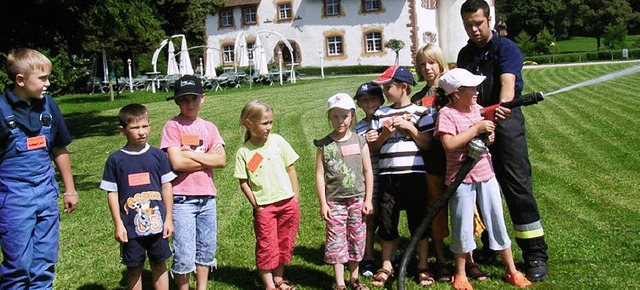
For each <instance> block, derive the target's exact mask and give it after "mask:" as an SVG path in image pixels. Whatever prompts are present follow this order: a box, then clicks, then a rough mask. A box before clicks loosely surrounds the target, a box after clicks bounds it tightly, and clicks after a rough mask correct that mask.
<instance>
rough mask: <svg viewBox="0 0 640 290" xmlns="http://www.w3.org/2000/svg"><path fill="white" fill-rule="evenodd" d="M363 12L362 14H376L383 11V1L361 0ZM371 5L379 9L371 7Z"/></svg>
mask: <svg viewBox="0 0 640 290" xmlns="http://www.w3.org/2000/svg"><path fill="white" fill-rule="evenodd" d="M360 3H361V12H362V13H374V12H380V11H382V1H381V0H361V2H360ZM370 5H373V6H377V7H371V8H370V7H369V6H370Z"/></svg>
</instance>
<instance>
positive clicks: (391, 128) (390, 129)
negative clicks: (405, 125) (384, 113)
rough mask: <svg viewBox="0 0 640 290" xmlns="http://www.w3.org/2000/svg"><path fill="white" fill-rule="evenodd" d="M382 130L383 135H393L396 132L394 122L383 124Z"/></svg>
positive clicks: (388, 121) (389, 121)
mask: <svg viewBox="0 0 640 290" xmlns="http://www.w3.org/2000/svg"><path fill="white" fill-rule="evenodd" d="M380 129H382V132H381V133H384V132H386V133H393V132H395V131H396V127H395V126H393V120H392V119H389V120H387V121H386V122H384V123H382V127H380Z"/></svg>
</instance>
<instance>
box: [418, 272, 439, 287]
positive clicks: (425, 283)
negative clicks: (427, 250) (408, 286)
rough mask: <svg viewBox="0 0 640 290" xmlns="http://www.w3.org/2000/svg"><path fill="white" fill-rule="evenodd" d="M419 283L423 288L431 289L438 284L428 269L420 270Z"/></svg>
mask: <svg viewBox="0 0 640 290" xmlns="http://www.w3.org/2000/svg"><path fill="white" fill-rule="evenodd" d="M418 283H419V284H420V286H422V287H429V286H431V285H433V284H434V283H436V279H434V278H433V274H431V272H429V270H427V269H422V270H418Z"/></svg>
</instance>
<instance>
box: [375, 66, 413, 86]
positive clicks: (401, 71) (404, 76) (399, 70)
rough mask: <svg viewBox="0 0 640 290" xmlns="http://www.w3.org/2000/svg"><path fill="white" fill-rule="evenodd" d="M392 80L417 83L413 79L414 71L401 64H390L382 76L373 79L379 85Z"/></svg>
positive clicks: (411, 83)
mask: <svg viewBox="0 0 640 290" xmlns="http://www.w3.org/2000/svg"><path fill="white" fill-rule="evenodd" d="M390 81H398V82H403V83H407V84H410V85H412V86H415V85H416V81H415V79H413V73H411V71H410V70H409V69H408V68H406V67H404V66H401V65H392V66H390V67H389V68H388V69H387V70H385V71H384V73H382V75H381V76H380V77H378V78H377V79H375V80H373V82H374V83H376V84H379V85H383V84H386V83H388V82H390Z"/></svg>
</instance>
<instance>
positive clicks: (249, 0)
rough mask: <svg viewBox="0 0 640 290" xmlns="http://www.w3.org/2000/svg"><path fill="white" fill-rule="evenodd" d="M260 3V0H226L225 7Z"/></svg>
mask: <svg viewBox="0 0 640 290" xmlns="http://www.w3.org/2000/svg"><path fill="white" fill-rule="evenodd" d="M253 4H260V0H225V1H224V7H234V6H242V5H253Z"/></svg>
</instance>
